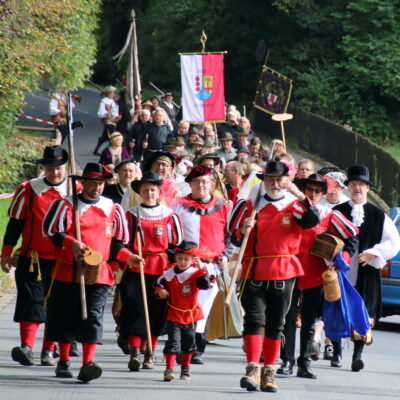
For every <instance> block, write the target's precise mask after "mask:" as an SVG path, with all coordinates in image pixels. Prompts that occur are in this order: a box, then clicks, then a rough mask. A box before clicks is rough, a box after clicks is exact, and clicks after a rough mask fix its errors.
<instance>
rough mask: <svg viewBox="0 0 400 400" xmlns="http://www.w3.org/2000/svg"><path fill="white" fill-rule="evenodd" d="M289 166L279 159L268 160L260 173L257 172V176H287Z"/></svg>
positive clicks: (259, 177) (260, 177) (262, 177)
mask: <svg viewBox="0 0 400 400" xmlns="http://www.w3.org/2000/svg"><path fill="white" fill-rule="evenodd" d="M288 175H289V168H288V167H287V166H286V164H285V163H283V162H281V161H270V162H269V163H268V164H267V167H266V168H265V171H264V172H263V173H262V174H257V175H256V176H257V178H258V179H261V180H263V179H264V177H265V176H288Z"/></svg>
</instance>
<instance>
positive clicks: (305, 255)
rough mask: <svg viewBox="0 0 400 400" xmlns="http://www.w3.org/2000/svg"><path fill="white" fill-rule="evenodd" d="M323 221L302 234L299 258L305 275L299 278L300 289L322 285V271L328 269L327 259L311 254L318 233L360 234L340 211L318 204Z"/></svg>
mask: <svg viewBox="0 0 400 400" xmlns="http://www.w3.org/2000/svg"><path fill="white" fill-rule="evenodd" d="M317 208H318V211H319V213H320V217H321V221H320V223H319V224H318V225H317V226H315V227H314V228H310V229H306V230H304V231H303V233H302V235H301V245H300V250H299V254H298V257H299V260H300V262H301V265H302V266H303V270H304V275H303V276H302V277H301V278H300V279H299V282H298V287H299V289H310V288H313V287H316V286H320V285H322V278H321V275H322V273H323V272H324V271H325V270H326V264H325V261H324V260H323V259H322V258H321V257H317V256H313V255H312V254H310V249H311V248H312V246H313V244H314V242H315V238H316V236H317V235H318V234H320V233H324V232H328V233H331V234H332V235H335V236H338V237H340V238H342V239H348V238H350V237H353V236H356V235H357V234H358V228H357V227H356V226H355V225H353V224H352V223H351V222H350V221H349V220H348V219H347V218H346V217H345V216H344V215H343V214H341V213H340V212H339V211H332V210H331V209H330V208H328V207H324V206H319V205H317Z"/></svg>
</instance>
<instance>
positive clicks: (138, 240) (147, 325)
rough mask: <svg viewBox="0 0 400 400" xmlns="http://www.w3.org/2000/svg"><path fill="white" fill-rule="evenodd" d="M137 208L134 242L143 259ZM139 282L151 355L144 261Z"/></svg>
mask: <svg viewBox="0 0 400 400" xmlns="http://www.w3.org/2000/svg"><path fill="white" fill-rule="evenodd" d="M136 210H137V229H136V244H137V250H138V255H139V257H140V258H142V259H143V255H142V243H143V244H144V235H143V230H142V224H141V223H140V214H139V207H137V208H136ZM139 265H140V284H141V286H142V295H143V307H144V317H145V321H146V335H147V352H148V355H149V356H152V355H153V345H152V342H151V330H150V318H149V306H148V302H147V292H146V282H145V279H144V263H143V261H142V262H140V264H139Z"/></svg>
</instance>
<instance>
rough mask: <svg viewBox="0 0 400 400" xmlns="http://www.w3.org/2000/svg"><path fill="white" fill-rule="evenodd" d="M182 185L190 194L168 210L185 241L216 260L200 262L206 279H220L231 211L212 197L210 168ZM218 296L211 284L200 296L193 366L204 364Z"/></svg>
mask: <svg viewBox="0 0 400 400" xmlns="http://www.w3.org/2000/svg"><path fill="white" fill-rule="evenodd" d="M185 181H186V182H188V183H189V185H190V188H191V190H192V193H191V194H189V195H187V196H185V197H180V198H177V199H174V200H173V201H172V203H171V208H172V209H173V210H174V211H175V212H176V213H177V214H178V215H179V217H180V218H181V221H182V226H183V232H184V235H183V236H184V238H185V240H188V241H191V242H194V243H196V244H197V246H199V247H203V246H206V247H207V248H208V249H209V250H210V251H212V252H214V253H215V254H216V256H215V257H210V258H207V259H202V262H203V263H204V265H205V268H207V270H208V273H209V275H214V276H219V275H220V271H221V270H222V269H223V268H224V267H225V266H226V265H227V263H228V258H229V256H230V252H231V249H230V247H229V244H230V240H229V233H228V230H227V223H228V216H229V213H230V211H231V209H232V207H231V205H230V204H229V203H228V202H227V201H225V200H222V199H220V198H218V197H216V196H213V195H212V194H211V190H212V187H213V184H214V177H213V170H212V169H211V168H209V167H205V166H202V165H198V166H196V167H194V168H193V169H192V170H191V172H190V173H189V175H188V176H187V177H186V178H185ZM217 293H218V286H217V283H216V282H214V283H212V285H211V289H210V290H207V291H202V292H200V294H199V302H200V304H201V306H202V309H203V313H204V318H203V319H202V320H200V321H198V324H197V328H196V347H197V352H196V353H195V354H194V356H193V358H192V363H193V364H203V359H202V354H203V353H204V351H205V348H206V344H207V340H206V337H207V329H206V323H207V319H208V316H209V313H210V310H211V306H212V304H213V302H214V300H215V297H216V295H217Z"/></svg>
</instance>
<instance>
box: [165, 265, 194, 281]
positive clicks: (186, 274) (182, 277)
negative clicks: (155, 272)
mask: <svg viewBox="0 0 400 400" xmlns="http://www.w3.org/2000/svg"><path fill="white" fill-rule="evenodd" d="M196 271H197V268H195V267H189V268H188V269H185V270H184V271H183V272H180V273H179V274H177V273H176V272H175V267H172V268H170V269H168V270H167V271H165V272H164V278H165V280H166V281H167V282H171V281H172V279H174V277H175V276H176V278H177V279H178V281H179V283H183V282H185V281H187V280H188V279H189V278H190V277H191V276H192V275H193V274H194V273H195V272H196Z"/></svg>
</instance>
